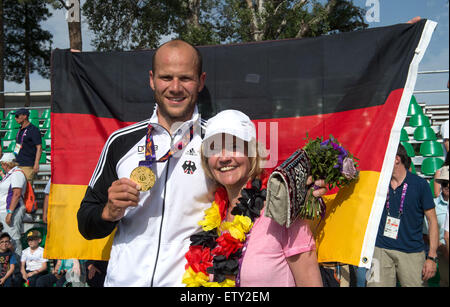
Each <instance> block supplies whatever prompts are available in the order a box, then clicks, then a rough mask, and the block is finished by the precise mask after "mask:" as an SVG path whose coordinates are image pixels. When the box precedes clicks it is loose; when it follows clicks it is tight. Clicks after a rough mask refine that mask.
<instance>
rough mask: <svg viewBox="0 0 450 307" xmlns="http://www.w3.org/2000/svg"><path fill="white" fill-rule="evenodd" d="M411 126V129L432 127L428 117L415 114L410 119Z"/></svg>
mask: <svg viewBox="0 0 450 307" xmlns="http://www.w3.org/2000/svg"><path fill="white" fill-rule="evenodd" d="M409 125H410V126H411V127H421V126H426V127H430V126H431V124H430V119H429V118H428V116H426V115H423V114H415V115H413V116H411V118H410V119H409Z"/></svg>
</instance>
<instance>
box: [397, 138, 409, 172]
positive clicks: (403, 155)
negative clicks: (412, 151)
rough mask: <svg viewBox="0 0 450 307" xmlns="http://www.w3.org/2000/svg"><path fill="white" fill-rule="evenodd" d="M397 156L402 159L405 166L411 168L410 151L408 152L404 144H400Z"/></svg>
mask: <svg viewBox="0 0 450 307" xmlns="http://www.w3.org/2000/svg"><path fill="white" fill-rule="evenodd" d="M397 156H399V157H400V161H402V164H403V165H404V166H405V168H406V169H409V167H410V166H411V158H410V157H409V156H408V153H407V152H406V149H405V147H403V145H402V144H399V145H398V148H397Z"/></svg>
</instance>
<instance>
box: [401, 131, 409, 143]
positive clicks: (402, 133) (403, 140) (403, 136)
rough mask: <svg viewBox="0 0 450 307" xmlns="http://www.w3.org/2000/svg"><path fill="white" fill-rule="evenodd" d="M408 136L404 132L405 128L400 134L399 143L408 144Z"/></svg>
mask: <svg viewBox="0 0 450 307" xmlns="http://www.w3.org/2000/svg"><path fill="white" fill-rule="evenodd" d="M408 141H409V136H408V132H406V130H405V128H402V131H401V132H400V142H408Z"/></svg>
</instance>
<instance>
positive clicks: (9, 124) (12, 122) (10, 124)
mask: <svg viewBox="0 0 450 307" xmlns="http://www.w3.org/2000/svg"><path fill="white" fill-rule="evenodd" d="M19 128H20V125H19V124H18V123H17V122H16V120H15V119H14V118H13V119H10V120H8V122H7V123H6V125H5V127H4V130H11V129H19Z"/></svg>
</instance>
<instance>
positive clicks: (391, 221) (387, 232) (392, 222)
mask: <svg viewBox="0 0 450 307" xmlns="http://www.w3.org/2000/svg"><path fill="white" fill-rule="evenodd" d="M399 227H400V219H398V218H395V217H392V216H389V215H388V216H387V217H386V225H385V226H384V233H383V235H384V236H385V237H388V238H391V239H394V240H397V237H398V229H399Z"/></svg>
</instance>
